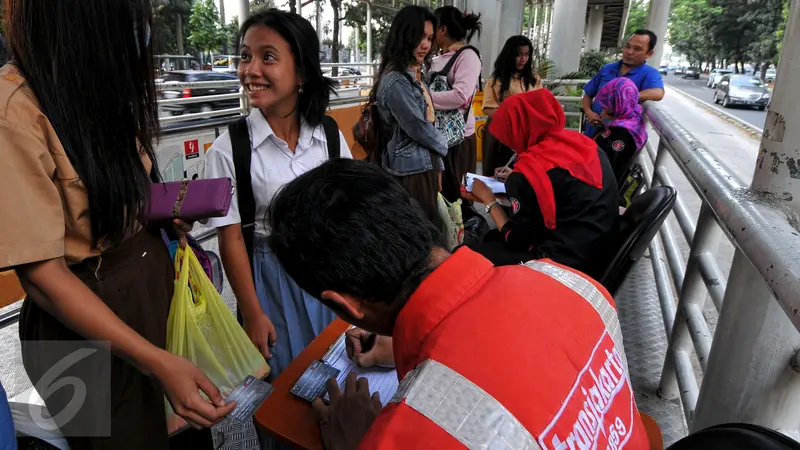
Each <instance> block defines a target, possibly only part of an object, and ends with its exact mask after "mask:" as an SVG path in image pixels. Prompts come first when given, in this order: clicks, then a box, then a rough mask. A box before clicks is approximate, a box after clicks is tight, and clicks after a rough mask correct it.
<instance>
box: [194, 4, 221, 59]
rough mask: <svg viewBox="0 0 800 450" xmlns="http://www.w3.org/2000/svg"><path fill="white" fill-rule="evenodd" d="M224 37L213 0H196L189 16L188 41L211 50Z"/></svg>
mask: <svg viewBox="0 0 800 450" xmlns="http://www.w3.org/2000/svg"><path fill="white" fill-rule="evenodd" d="M226 38H227V36H226V30H224V29H223V28H222V25H220V23H219V12H217V5H216V3H215V2H214V0H196V1H195V3H194V5H193V6H192V15H191V17H190V18H189V42H191V43H192V44H194V45H196V46H197V47H198V48H199V49H201V50H205V51H207V52H211V51H215V50H217V49H218V48H220V47H221V46H222V43H223V42H224V41H225V39H226Z"/></svg>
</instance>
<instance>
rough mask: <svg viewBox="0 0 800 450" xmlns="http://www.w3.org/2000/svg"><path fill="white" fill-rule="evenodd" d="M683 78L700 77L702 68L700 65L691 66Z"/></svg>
mask: <svg viewBox="0 0 800 450" xmlns="http://www.w3.org/2000/svg"><path fill="white" fill-rule="evenodd" d="M681 78H683V79H686V78H693V79H695V80H699V79H700V68H699V67H689V68H687V69H686V70H685V71H684V72H683V76H682V77H681Z"/></svg>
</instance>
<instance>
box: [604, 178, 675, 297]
mask: <svg viewBox="0 0 800 450" xmlns="http://www.w3.org/2000/svg"><path fill="white" fill-rule="evenodd" d="M676 196H677V192H676V191H675V189H674V188H672V187H670V186H656V187H654V188H652V189H649V190H647V191H646V192H644V193H643V194H641V195H639V196H637V197H636V198H635V199H633V201H632V202H631V205H630V207H628V209H627V210H626V211H625V214H623V215H622V217H621V220H620V222H621V223H620V234H619V236H620V240H619V246H618V248H619V250H618V251H617V253H616V255H615V256H614V258H613V259H612V260H611V262H610V263H609V265H608V268H607V269H606V272H605V273H604V274H603V277H602V278H601V279H600V283H601V284H602V285H603V286H605V287H606V289H608V291H609V292H610V293H611V294H612V295H616V291H617V290H618V289H619V287H620V286H621V285H622V282H623V281H625V278H627V276H628V273H629V272H630V270H631V267H633V264H634V263H635V262H636V261H638V260H639V258H641V257H642V255H643V254H644V251H645V249H647V247H648V246H649V245H650V242H651V241H652V240H653V237H654V236H655V235H656V232H658V229H659V228H661V224H663V223H664V220H665V219H666V218H667V215H668V214H669V212H670V211H671V210H672V207H673V206H675V198H676Z"/></svg>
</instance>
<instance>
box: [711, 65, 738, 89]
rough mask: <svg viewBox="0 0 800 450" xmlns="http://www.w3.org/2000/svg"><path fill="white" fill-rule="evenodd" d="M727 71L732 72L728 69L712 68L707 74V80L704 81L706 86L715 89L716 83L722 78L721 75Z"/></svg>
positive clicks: (727, 72)
mask: <svg viewBox="0 0 800 450" xmlns="http://www.w3.org/2000/svg"><path fill="white" fill-rule="evenodd" d="M729 73H733V71H732V70H730V69H714V70H712V71H711V73H710V74H708V81H707V82H706V87H710V88H711V89H716V88H717V84H719V82H720V80H722V77H723V76H725V75H727V74H729Z"/></svg>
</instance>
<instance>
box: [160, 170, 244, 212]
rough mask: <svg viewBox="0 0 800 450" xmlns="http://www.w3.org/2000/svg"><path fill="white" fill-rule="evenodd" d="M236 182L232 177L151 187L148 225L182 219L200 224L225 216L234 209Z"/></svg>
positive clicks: (174, 182)
mask: <svg viewBox="0 0 800 450" xmlns="http://www.w3.org/2000/svg"><path fill="white" fill-rule="evenodd" d="M233 190H234V189H233V182H232V181H231V179H230V178H212V179H208V180H191V181H189V180H184V181H173V182H169V183H153V184H152V185H150V205H149V208H148V209H147V213H146V214H145V216H144V218H145V220H147V221H148V222H170V221H172V219H181V220H183V221H185V222H197V221H201V220H204V219H208V218H210V217H225V216H227V215H228V209H229V208H230V207H231V199H232V198H233Z"/></svg>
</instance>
